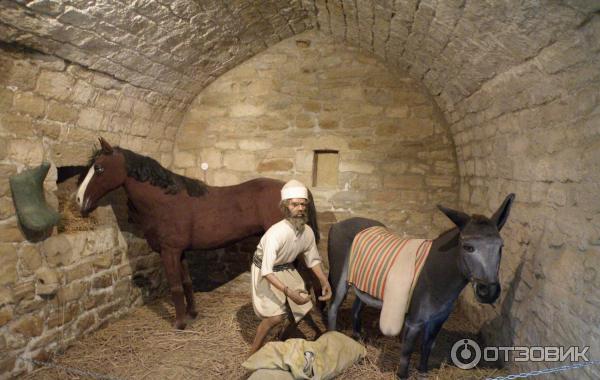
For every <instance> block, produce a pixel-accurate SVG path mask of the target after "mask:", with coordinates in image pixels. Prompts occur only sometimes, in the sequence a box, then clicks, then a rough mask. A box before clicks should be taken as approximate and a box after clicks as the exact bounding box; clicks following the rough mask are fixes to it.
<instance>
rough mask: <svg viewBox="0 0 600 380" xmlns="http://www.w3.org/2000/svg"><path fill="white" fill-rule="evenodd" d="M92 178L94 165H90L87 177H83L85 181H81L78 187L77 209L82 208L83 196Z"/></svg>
mask: <svg viewBox="0 0 600 380" xmlns="http://www.w3.org/2000/svg"><path fill="white" fill-rule="evenodd" d="M93 176H94V165H92V167H91V168H90V170H89V171H88V173H87V175H86V176H85V179H84V180H83V182H82V183H81V185H79V189H78V190H77V204H78V205H79V208H81V207H82V206H83V196H84V195H85V189H86V188H87V185H88V184H89V183H90V180H91V179H92V177H93Z"/></svg>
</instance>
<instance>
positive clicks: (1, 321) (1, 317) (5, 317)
mask: <svg viewBox="0 0 600 380" xmlns="http://www.w3.org/2000/svg"><path fill="white" fill-rule="evenodd" d="M13 317H14V309H13V307H12V306H4V307H2V308H0V327H2V326H4V325H6V324H7V323H8V322H10V321H12V319H13Z"/></svg>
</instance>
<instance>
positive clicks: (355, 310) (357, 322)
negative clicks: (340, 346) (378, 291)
mask: <svg viewBox="0 0 600 380" xmlns="http://www.w3.org/2000/svg"><path fill="white" fill-rule="evenodd" d="M364 307H365V303H364V302H363V301H361V299H360V298H358V297H356V299H355V300H354V303H353V304H352V337H353V338H354V339H357V340H361V341H362V340H364V337H363V336H362V334H361V330H362V323H361V318H360V313H361V312H362V310H363V308H364Z"/></svg>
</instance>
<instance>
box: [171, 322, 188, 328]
mask: <svg viewBox="0 0 600 380" xmlns="http://www.w3.org/2000/svg"><path fill="white" fill-rule="evenodd" d="M185 326H186V323H185V322H184V321H175V323H174V324H173V327H175V328H176V329H177V330H185Z"/></svg>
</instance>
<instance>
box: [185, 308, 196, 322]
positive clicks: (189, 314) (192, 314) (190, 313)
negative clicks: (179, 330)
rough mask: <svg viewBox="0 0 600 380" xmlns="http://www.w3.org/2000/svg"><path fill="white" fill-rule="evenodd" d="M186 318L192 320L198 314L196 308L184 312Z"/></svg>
mask: <svg viewBox="0 0 600 380" xmlns="http://www.w3.org/2000/svg"><path fill="white" fill-rule="evenodd" d="M185 316H186V319H188V320H190V321H193V320H195V319H196V317H197V316H198V312H197V311H196V310H191V311H188V312H186V313H185Z"/></svg>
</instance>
